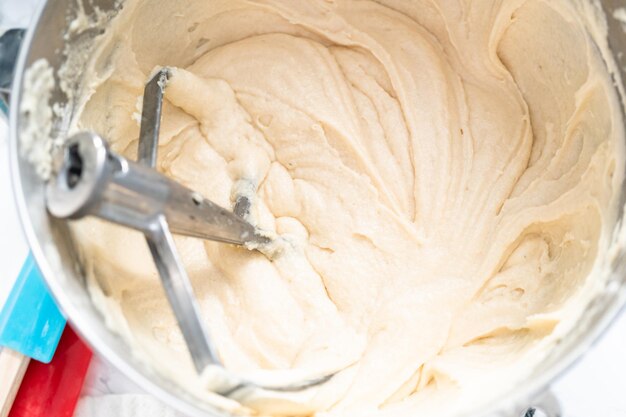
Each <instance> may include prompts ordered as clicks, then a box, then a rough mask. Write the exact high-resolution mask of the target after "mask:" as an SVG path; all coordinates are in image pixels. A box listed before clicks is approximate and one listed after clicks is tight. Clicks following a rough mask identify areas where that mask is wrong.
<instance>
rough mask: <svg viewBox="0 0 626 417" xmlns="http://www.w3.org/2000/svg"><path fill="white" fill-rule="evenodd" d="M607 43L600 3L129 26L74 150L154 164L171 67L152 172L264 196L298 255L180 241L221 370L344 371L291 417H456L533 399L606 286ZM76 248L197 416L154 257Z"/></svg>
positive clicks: (198, 16) (485, 2) (614, 115)
mask: <svg viewBox="0 0 626 417" xmlns="http://www.w3.org/2000/svg"><path fill="white" fill-rule="evenodd" d="M601 35H602V21H601V19H600V17H599V16H598V15H597V10H596V9H595V8H594V7H593V6H592V5H591V4H590V3H588V2H584V1H566V0H550V1H548V0H504V1H496V0H482V1H469V0H467V1H464V0H378V1H371V0H360V1H350V0H334V1H333V0H326V1H322V0H306V1H305V0H254V1H252V0H251V1H242V0H229V1H217V0H211V1H205V0H184V1H183V0H179V1H175V2H173V1H165V0H145V1H142V2H129V3H128V4H127V5H126V6H125V9H124V10H123V11H122V12H121V13H120V15H119V16H118V17H117V19H116V21H115V22H114V24H113V26H112V28H111V30H109V32H108V33H107V34H106V35H105V37H104V40H103V43H102V47H101V50H100V52H99V55H98V59H97V60H95V61H94V62H93V64H92V65H93V68H91V69H92V70H93V71H94V75H93V80H92V81H93V82H92V86H93V90H92V91H91V93H90V97H89V99H88V101H87V102H86V105H85V107H84V109H83V110H82V114H81V116H80V121H79V124H78V127H79V128H81V129H91V130H95V131H97V132H98V133H100V134H101V135H102V136H103V137H105V138H106V139H108V140H109V141H110V142H111V144H112V147H113V149H114V150H116V151H117V152H121V153H124V154H126V155H127V156H129V157H134V156H135V155H136V149H137V138H138V132H139V128H138V123H137V114H138V111H139V109H138V103H141V95H142V91H143V86H144V83H145V81H146V80H147V79H148V77H149V75H150V73H151V72H152V71H153V70H154V69H155V68H156V67H160V66H170V67H172V68H173V77H172V78H171V81H170V83H169V85H168V87H167V89H166V103H165V110H164V116H163V122H162V123H163V125H162V131H161V139H160V147H159V161H158V168H159V169H160V170H161V171H162V172H164V173H166V174H167V175H169V176H171V177H173V178H174V179H176V180H178V181H180V182H181V183H183V184H185V185H187V186H188V187H190V188H192V189H194V190H196V191H198V192H200V193H201V194H203V195H204V196H206V197H207V198H209V199H211V200H213V201H215V202H217V203H218V204H220V205H222V206H224V207H232V206H233V204H234V201H235V200H236V198H237V197H238V196H239V195H247V196H254V198H253V199H252V202H253V204H252V207H251V210H250V214H249V219H250V221H252V222H253V223H254V224H256V225H257V226H258V227H259V228H260V229H264V230H267V231H270V232H275V233H276V234H277V235H278V236H280V239H281V241H282V242H283V243H284V250H283V251H282V254H281V255H280V256H277V257H276V258H275V259H274V260H270V259H268V258H267V257H265V256H264V255H263V254H261V253H259V252H255V251H249V250H246V249H242V248H236V247H231V246H228V245H224V244H219V243H212V242H205V241H201V240H197V239H190V238H177V245H178V249H179V251H180V254H181V256H182V259H183V260H184V263H185V265H186V268H187V271H188V273H189V275H190V277H191V279H192V281H193V285H194V289H195V292H196V296H197V298H198V301H199V303H200V306H201V310H202V314H203V319H204V320H205V322H206V324H207V326H208V327H209V328H210V330H211V333H212V335H213V336H214V337H215V340H216V343H217V345H218V347H219V354H220V356H221V358H222V359H223V360H224V362H225V364H226V366H227V367H228V368H229V369H232V370H234V371H237V372H242V373H246V372H251V371H254V370H257V369H265V370H276V369H280V370H286V369H297V370H304V371H311V372H320V373H321V372H324V371H332V370H335V369H344V368H345V369H344V370H343V371H342V372H340V373H339V374H338V375H337V376H336V377H335V378H333V379H332V380H331V381H330V382H329V383H328V384H326V385H324V386H323V387H321V388H319V389H314V390H310V391H307V392H306V393H302V394H299V395H294V397H293V403H294V404H298V407H295V406H294V408H292V409H289V410H288V411H289V412H295V411H296V410H297V411H299V412H310V413H313V412H329V413H330V414H331V415H337V416H342V417H345V416H352V415H354V416H357V415H358V416H364V415H368V413H387V414H388V415H390V416H392V415H393V416H397V415H399V414H401V413H407V414H408V415H412V416H416V415H437V414H438V413H440V414H447V413H452V412H456V411H458V410H461V409H466V408H467V407H471V406H474V405H476V404H478V403H480V402H482V401H488V400H490V399H492V397H493V396H495V395H497V394H498V393H499V392H500V391H501V390H503V389H504V388H505V387H509V386H510V385H511V384H513V383H515V382H516V381H518V380H519V379H520V378H522V377H523V376H524V374H525V373H526V372H528V370H529V368H531V367H532V365H533V364H534V363H536V361H538V360H539V359H540V358H541V357H542V356H543V355H544V354H545V352H547V351H548V350H549V349H550V347H551V346H552V345H553V344H554V341H555V340H556V339H557V338H558V337H559V335H561V334H563V332H565V331H566V330H567V329H569V328H571V326H572V323H573V321H575V319H576V317H577V316H578V315H579V314H580V313H581V312H582V310H583V308H584V306H585V301H586V300H587V299H588V296H589V293H590V292H592V289H593V288H596V287H597V285H598V283H599V282H600V281H601V280H602V277H601V276H600V275H599V274H596V273H594V270H595V269H596V268H597V266H598V265H599V264H600V263H601V261H602V258H603V257H602V256H599V255H602V254H603V253H604V251H605V250H606V248H607V245H608V242H609V240H608V238H609V235H610V231H611V229H612V227H613V225H614V219H615V207H616V204H617V201H616V197H617V195H618V194H619V189H620V185H621V181H622V172H623V170H624V160H623V149H622V148H623V139H624V138H623V131H622V124H623V120H622V118H621V114H620V109H619V106H618V103H617V98H616V94H615V92H614V87H613V85H612V81H611V75H610V73H609V70H608V69H607V64H606V62H605V59H604V58H603V57H604V56H605V53H606V52H607V51H605V50H604V49H603V46H602V45H603V43H602V41H601V39H600V37H601ZM598 45H599V46H598ZM76 230H77V233H78V235H79V237H80V240H81V241H82V244H83V246H84V250H85V253H86V254H87V256H86V260H87V263H88V266H89V268H90V270H91V275H92V278H94V279H95V282H97V283H98V284H99V288H101V290H102V294H100V295H94V296H96V297H99V298H98V299H99V302H101V303H104V304H103V305H106V308H105V310H106V314H107V316H108V317H109V318H110V319H111V322H112V323H115V326H116V328H117V329H118V331H120V332H121V333H122V334H124V335H126V336H127V337H128V338H129V340H131V341H132V342H133V344H134V346H136V347H137V349H138V351H139V352H141V355H142V356H143V357H144V358H147V360H149V361H151V362H152V363H154V365H155V367H157V368H158V369H160V370H161V371H162V372H164V373H167V374H170V375H172V377H173V378H174V379H175V380H176V381H178V382H179V383H180V384H183V385H185V386H187V387H188V388H189V389H190V390H193V391H194V392H196V393H197V392H200V391H202V388H201V387H200V386H199V383H198V379H197V377H196V376H195V374H194V371H193V368H192V366H191V362H190V360H189V357H188V354H187V351H186V347H185V345H184V343H183V340H182V337H181V335H180V332H179V330H178V328H177V326H176V323H175V320H174V317H173V315H172V313H171V311H170V308H169V306H168V304H167V301H166V299H165V297H164V294H163V291H162V289H161V285H160V282H159V280H158V277H157V274H156V270H155V268H154V266H153V263H152V261H151V259H150V255H149V252H148V250H147V247H146V245H145V242H144V240H143V238H142V236H139V235H138V234H134V233H132V232H129V231H127V230H123V229H120V228H117V227H114V226H110V225H104V224H102V223H99V222H97V221H92V220H90V221H86V222H83V223H82V224H81V225H80V226H79V227H78V228H77V229H76ZM95 293H97V291H95V292H94V294H95ZM247 405H248V406H249V407H250V412H253V411H252V410H255V409H257V410H262V411H265V412H279V411H281V410H282V411H285V409H281V408H280V407H273V406H272V402H271V401H269V400H268V401H263V402H258V403H254V402H252V403H250V404H247Z"/></svg>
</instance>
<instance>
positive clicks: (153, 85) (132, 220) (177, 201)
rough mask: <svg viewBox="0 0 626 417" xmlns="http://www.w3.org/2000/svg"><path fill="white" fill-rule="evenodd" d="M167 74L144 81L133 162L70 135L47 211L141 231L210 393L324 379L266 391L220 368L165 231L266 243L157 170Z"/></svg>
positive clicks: (87, 135)
mask: <svg viewBox="0 0 626 417" xmlns="http://www.w3.org/2000/svg"><path fill="white" fill-rule="evenodd" d="M170 76H171V74H170V72H169V70H168V69H166V68H165V69H162V70H160V71H159V72H157V73H156V74H155V75H154V76H153V77H152V78H151V79H150V81H149V82H148V84H146V87H145V91H144V97H143V111H142V115H141V128H140V134H139V150H138V162H133V161H129V160H127V159H126V158H124V157H123V156H121V155H117V154H116V153H114V152H112V151H111V150H110V149H109V147H108V145H107V143H106V142H105V141H104V140H103V139H102V138H101V137H100V136H98V135H96V134H94V133H91V132H82V133H79V134H77V135H75V136H73V137H71V138H69V139H68V140H67V142H66V143H65V145H64V147H63V149H62V151H61V152H62V161H61V162H60V166H59V168H58V170H57V173H56V175H55V176H54V177H53V178H52V179H51V180H50V181H49V183H48V185H47V189H46V198H47V207H48V211H49V212H50V213H51V214H52V215H53V216H55V217H58V218H62V219H79V218H82V217H85V216H96V217H100V218H102V219H104V220H108V221H110V222H113V223H117V224H120V225H123V226H126V227H130V228H133V229H136V230H139V231H141V232H143V234H144V235H145V237H146V241H147V243H148V246H149V248H150V252H151V253H152V258H153V259H154V263H155V265H156V267H157V270H158V272H159V275H160V277H161V282H162V283H163V287H164V289H165V293H166V295H167V297H168V300H169V303H170V305H171V306H172V309H173V311H174V314H175V316H176V319H177V321H178V324H179V326H180V329H181V331H182V334H183V337H184V339H185V342H186V344H187V347H188V349H189V353H190V354H191V357H192V359H193V363H194V365H195V367H196V370H197V371H198V373H199V374H203V373H205V372H206V371H207V368H217V369H212V370H211V371H217V372H219V375H220V378H218V379H220V383H219V384H218V385H219V386H217V387H213V389H214V390H215V391H216V392H219V393H223V394H224V395H231V394H234V393H235V392H236V391H240V390H242V389H247V390H249V389H251V388H261V389H266V390H273V391H280V392H284V391H298V390H303V389H306V388H309V387H311V386H314V385H317V384H320V383H322V382H325V381H327V380H328V379H330V377H332V375H325V376H322V377H316V378H312V379H307V380H305V381H297V382H293V381H289V382H286V383H284V384H281V383H280V381H276V382H277V383H272V384H271V386H267V385H264V384H262V383H255V382H252V381H248V380H244V379H242V378H240V377H237V376H236V375H234V374H231V373H230V372H229V371H228V370H226V369H224V368H223V365H222V363H221V362H220V359H219V357H218V355H217V350H216V348H215V346H214V344H213V341H212V340H211V337H210V335H209V332H208V331H207V329H206V327H205V326H204V324H203V323H202V320H201V319H200V314H199V309H198V304H197V302H196V299H195V297H194V295H193V289H192V287H191V283H190V280H189V277H188V275H187V273H186V271H185V269H184V266H183V264H182V262H181V260H180V257H179V256H178V253H177V251H176V246H175V244H174V240H173V237H172V233H176V234H181V235H185V236H191V237H196V238H201V239H208V240H214V241H219V242H225V243H230V244H235V245H246V244H252V247H256V246H258V245H259V244H263V243H267V242H268V241H269V240H268V238H266V237H264V236H262V235H260V234H259V233H258V232H257V231H256V230H255V228H254V226H252V225H251V224H250V223H248V222H246V221H245V220H243V219H242V218H241V217H240V216H238V215H236V214H234V213H232V212H230V211H228V210H226V209H224V208H222V207H220V206H218V205H216V204H215V203H213V202H211V201H209V200H207V199H205V198H204V197H202V196H201V195H200V194H198V193H196V192H194V191H192V190H190V189H188V188H186V187H184V186H182V185H181V184H179V183H177V182H176V181H173V180H172V179H170V178H168V177H166V176H165V175H163V174H161V173H159V172H158V171H156V169H155V164H156V159H157V146H158V138H159V127H160V120H161V108H162V101H163V93H164V89H165V86H166V84H167V81H168V79H169V77H170ZM238 203H239V204H238V205H237V206H236V208H237V209H238V210H237V211H238V212H243V211H245V210H246V209H247V207H245V208H244V210H242V209H241V207H242V206H246V202H238ZM247 204H248V205H249V202H248V203H247Z"/></svg>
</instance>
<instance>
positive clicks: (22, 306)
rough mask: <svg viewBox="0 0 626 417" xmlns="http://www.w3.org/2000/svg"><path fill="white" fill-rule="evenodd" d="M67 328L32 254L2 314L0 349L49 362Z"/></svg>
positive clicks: (25, 263)
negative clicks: (8, 349) (3, 348)
mask: <svg viewBox="0 0 626 417" xmlns="http://www.w3.org/2000/svg"><path fill="white" fill-rule="evenodd" d="M64 328H65V317H63V315H62V314H61V312H60V311H59V309H58V307H57V306H56V303H55V302H54V299H53V298H52V296H51V295H50V293H49V292H48V288H47V287H46V285H45V283H44V281H43V278H42V276H41V273H40V272H39V268H38V267H37V264H36V263H35V259H34V258H33V256H32V254H30V253H29V254H28V257H27V258H26V261H25V262H24V265H23V266H22V270H21V271H20V274H19V276H18V277H17V281H16V282H15V285H14V286H13V289H12V290H11V293H10V294H9V298H8V299H7V301H6V304H5V305H4V307H3V309H2V311H1V312H0V346H5V347H8V348H10V349H12V350H15V351H17V352H20V353H21V354H23V355H25V356H28V357H31V358H33V359H36V360H38V361H40V362H45V363H48V362H50V360H51V359H52V356H53V355H54V351H55V350H56V347H57V345H58V343H59V338H60V337H61V333H63V329H64Z"/></svg>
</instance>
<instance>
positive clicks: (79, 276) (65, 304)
mask: <svg viewBox="0 0 626 417" xmlns="http://www.w3.org/2000/svg"><path fill="white" fill-rule="evenodd" d="M115 3H116V2H115V1H113V0H95V1H93V2H85V5H84V7H85V12H86V13H87V14H90V13H93V6H97V7H99V8H100V9H101V10H105V11H107V10H113V8H114V4H115ZM90 4H93V6H91V5H90ZM602 5H603V7H604V9H605V11H606V14H607V16H608V20H609V44H610V46H611V49H612V50H613V51H624V52H626V33H625V31H624V30H623V28H622V23H621V22H619V21H617V20H616V19H614V18H613V11H614V10H616V9H617V8H619V7H625V6H626V0H605V1H602ZM76 10H77V8H76V4H75V2H74V1H73V0H56V1H48V2H42V4H41V5H40V7H39V9H38V12H37V14H36V16H35V19H34V23H33V26H32V28H31V30H29V32H28V34H27V37H26V39H25V42H24V44H23V48H22V51H21V54H20V57H19V61H18V63H17V69H16V78H15V80H14V84H13V94H12V97H11V106H10V107H11V109H12V111H11V115H10V141H11V144H10V150H11V173H12V177H13V186H14V194H15V200H16V202H17V206H18V211H19V213H20V216H21V220H22V225H23V228H24V232H25V234H26V238H27V240H28V243H29V245H30V247H31V249H32V252H33V254H34V256H35V258H36V260H37V263H38V264H39V267H40V269H41V272H42V274H43V276H44V277H45V280H46V282H47V285H48V287H49V288H50V290H51V292H52V293H53V295H54V297H55V298H56V300H57V302H58V304H59V306H60V307H61V309H62V310H63V311H64V313H65V315H66V316H67V317H68V318H69V320H70V321H71V323H72V325H73V327H74V328H75V329H76V330H77V331H78V332H79V333H80V334H81V335H82V336H83V338H84V339H85V340H86V341H87V342H88V343H89V344H90V345H91V347H92V348H93V349H94V350H95V351H96V352H97V353H98V354H99V355H100V356H102V357H103V358H105V359H106V360H107V361H108V362H110V363H111V364H112V365H113V366H115V367H116V368H118V369H120V370H121V371H122V372H123V373H124V374H126V375H127V376H128V377H129V378H130V379H132V380H133V381H134V382H135V383H137V384H138V385H139V386H141V387H142V388H144V389H145V390H146V391H147V392H149V393H151V394H153V395H155V396H157V397H158V398H160V399H162V400H163V401H165V402H167V403H169V404H170V405H172V406H173V407H175V408H177V409H179V410H180V411H182V412H184V413H186V414H189V415H194V416H207V415H211V416H225V415H228V414H227V413H225V412H224V411H222V410H218V409H217V408H215V407H212V406H211V405H209V404H207V403H205V402H203V401H201V400H200V399H199V398H197V397H195V396H193V395H191V394H190V393H188V392H185V391H184V390H182V389H181V388H180V387H179V386H178V385H176V384H174V383H173V382H171V381H170V380H168V379H167V378H165V377H164V376H162V375H160V374H158V373H157V372H155V371H154V370H153V369H152V368H150V367H149V366H148V365H146V364H145V363H143V362H142V361H140V360H139V359H137V358H136V357H134V356H133V355H131V354H130V353H129V352H130V348H129V346H128V345H127V343H126V342H125V341H124V340H123V339H122V338H121V337H119V336H118V335H116V334H115V333H113V332H111V331H110V330H109V329H108V327H107V325H106V321H105V318H104V317H103V315H102V314H101V313H100V312H99V311H98V310H96V308H95V307H94V305H93V303H92V301H91V298H90V296H89V293H88V291H87V288H86V286H85V278H84V273H83V270H82V268H81V264H80V260H79V257H78V253H77V251H76V250H75V246H74V244H73V242H72V238H71V235H70V233H69V230H68V228H67V225H66V224H65V223H64V222H60V221H55V220H54V219H52V218H51V217H49V216H48V214H47V211H46V208H45V203H44V188H43V187H44V184H43V182H42V180H41V179H40V178H39V177H38V176H37V175H36V174H35V172H34V170H33V169H32V168H31V166H30V165H29V163H28V162H27V161H26V160H25V159H24V158H23V157H22V156H21V152H20V141H19V137H18V132H19V131H20V119H19V113H18V112H17V111H16V110H17V109H19V108H20V103H21V99H22V92H23V88H24V85H23V78H22V75H23V73H24V70H25V69H26V68H28V67H29V66H30V65H31V64H32V63H33V62H35V61H36V60H38V59H40V58H45V59H46V60H48V62H49V63H50V64H51V65H52V67H53V68H54V69H59V68H60V66H61V65H62V64H63V61H64V55H63V53H62V51H63V50H64V46H65V44H66V39H65V38H64V35H65V33H66V29H67V26H68V22H69V21H70V20H68V18H72V17H73V15H74V14H75V11H76ZM98 33H99V32H98V31H92V32H89V31H88V32H87V33H83V34H81V35H80V36H81V37H82V38H83V39H80V41H85V40H88V38H93V37H94V35H97V34H98ZM615 59H616V61H617V63H618V67H619V68H620V71H621V78H622V79H626V72H625V71H624V68H626V53H624V54H621V53H616V54H615ZM55 76H56V74H55ZM616 81H617V80H616ZM53 101H55V102H60V103H66V102H67V97H66V96H65V95H64V94H63V93H62V92H61V91H60V90H56V91H55V92H54V94H53ZM67 104H68V106H67V107H66V108H67V109H68V111H71V104H72V103H67ZM56 128H57V129H63V122H62V121H59V122H58V125H57V126H56ZM622 194H623V195H622V206H623V200H624V199H625V196H626V193H622ZM622 216H623V213H621V214H620V218H621V217H622ZM625 277H626V251H622V252H620V253H619V254H618V256H617V257H616V259H615V262H614V267H613V273H612V275H611V277H610V282H609V284H608V286H607V288H606V290H605V291H604V292H602V293H601V294H599V295H598V296H597V297H596V298H595V299H594V300H593V302H592V303H591V305H590V306H589V308H588V311H587V312H586V314H585V315H584V318H583V320H582V322H581V323H580V325H579V326H578V327H577V329H575V330H574V331H572V332H571V333H570V334H568V335H567V336H566V337H565V338H564V339H563V340H562V341H561V342H560V343H559V345H558V346H557V347H556V348H555V349H554V351H553V353H552V354H551V355H550V356H549V357H548V358H546V359H545V361H544V362H543V363H542V364H541V366H540V367H538V368H537V369H536V371H535V372H534V374H533V375H532V377H531V378H529V379H528V380H527V381H526V383H524V384H521V385H520V386H518V387H517V388H516V389H515V390H512V391H511V392H509V393H508V394H507V395H504V396H502V397H501V398H500V399H499V400H498V401H497V402H494V403H493V404H492V405H491V406H490V407H489V409H484V410H481V411H480V412H479V413H472V415H483V416H511V415H519V413H520V412H521V410H523V409H525V408H526V407H528V406H529V405H532V404H531V403H532V399H533V398H534V396H535V395H536V394H537V393H539V392H541V391H542V390H543V389H545V387H546V386H547V385H549V383H550V382H551V381H552V380H553V379H554V378H555V377H556V376H557V375H559V374H561V373H562V372H563V371H564V370H565V369H566V368H567V367H568V366H570V365H571V364H572V363H573V362H574V361H575V360H576V359H577V358H579V357H580V356H582V354H583V353H584V352H585V351H586V350H587V349H588V348H589V347H590V345H591V344H592V343H593V342H594V341H595V340H597V338H598V337H599V336H600V334H601V333H602V332H603V331H604V330H605V329H606V328H607V326H608V325H609V324H610V322H611V321H612V320H613V319H614V318H615V317H617V315H618V313H619V311H620V310H621V309H622V307H623V306H624V304H625V301H626V279H625Z"/></svg>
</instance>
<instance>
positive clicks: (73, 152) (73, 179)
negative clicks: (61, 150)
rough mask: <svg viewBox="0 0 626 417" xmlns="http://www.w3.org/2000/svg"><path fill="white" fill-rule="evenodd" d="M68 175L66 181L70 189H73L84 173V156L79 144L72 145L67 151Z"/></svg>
mask: <svg viewBox="0 0 626 417" xmlns="http://www.w3.org/2000/svg"><path fill="white" fill-rule="evenodd" d="M65 165H66V166H67V175H66V176H65V182H66V184H67V186H68V187H69V189H70V190H71V189H73V188H74V187H76V185H77V184H78V183H79V182H80V179H81V177H82V175H83V157H82V156H81V155H80V151H79V149H78V144H74V145H72V146H70V147H69V148H68V149H67V151H66V152H65Z"/></svg>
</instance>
